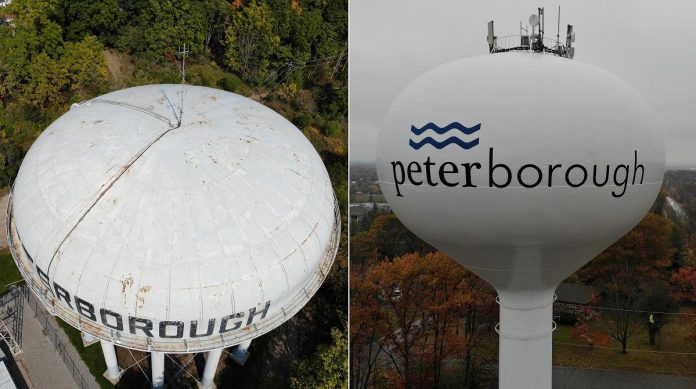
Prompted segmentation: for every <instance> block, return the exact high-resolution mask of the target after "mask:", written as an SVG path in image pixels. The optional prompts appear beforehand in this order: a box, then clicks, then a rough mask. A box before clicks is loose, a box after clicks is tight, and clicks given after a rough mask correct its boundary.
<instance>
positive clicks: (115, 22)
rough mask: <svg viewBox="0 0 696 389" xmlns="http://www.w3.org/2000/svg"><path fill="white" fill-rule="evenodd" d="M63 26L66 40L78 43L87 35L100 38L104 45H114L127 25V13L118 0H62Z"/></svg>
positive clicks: (61, 21)
mask: <svg viewBox="0 0 696 389" xmlns="http://www.w3.org/2000/svg"><path fill="white" fill-rule="evenodd" d="M60 8H61V9H62V11H63V12H62V15H61V16H62V20H60V23H61V25H63V26H65V39H66V40H68V41H74V42H78V41H81V40H82V39H84V38H85V37H86V36H87V35H92V36H96V37H98V38H99V39H100V40H101V42H102V43H106V44H109V45H112V46H113V45H114V44H115V43H116V40H117V35H118V33H119V30H120V29H121V28H122V27H123V26H124V25H125V16H126V14H125V12H124V11H123V10H122V9H121V8H120V7H119V3H118V1H117V0H102V1H88V0H61V4H60Z"/></svg>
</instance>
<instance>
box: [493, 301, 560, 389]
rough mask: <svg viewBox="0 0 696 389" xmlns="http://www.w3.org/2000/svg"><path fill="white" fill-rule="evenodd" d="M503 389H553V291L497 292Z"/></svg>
mask: <svg viewBox="0 0 696 389" xmlns="http://www.w3.org/2000/svg"><path fill="white" fill-rule="evenodd" d="M498 298H499V304H500V325H499V328H497V330H498V333H499V334H500V350H499V353H500V355H499V358H498V360H499V372H498V375H499V385H500V389H512V388H516V389H551V343H552V333H553V330H554V327H555V326H554V324H553V300H554V289H550V290H549V289H546V290H539V291H519V290H518V291H515V292H514V293H512V292H509V291H501V290H498Z"/></svg>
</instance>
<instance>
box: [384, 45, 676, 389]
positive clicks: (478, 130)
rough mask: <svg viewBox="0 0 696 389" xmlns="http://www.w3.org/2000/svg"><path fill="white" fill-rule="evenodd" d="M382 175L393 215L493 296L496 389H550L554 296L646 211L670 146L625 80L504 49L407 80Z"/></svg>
mask: <svg viewBox="0 0 696 389" xmlns="http://www.w3.org/2000/svg"><path fill="white" fill-rule="evenodd" d="M516 41H519V37H517V40H516ZM492 47H493V48H495V46H494V45H493V46H492ZM377 169H378V175H379V180H380V187H381V189H382V191H383V193H384V195H385V197H386V198H387V200H388V202H389V204H390V206H391V207H392V209H393V210H394V212H395V213H396V214H397V215H398V217H399V219H400V220H401V221H402V222H403V223H404V224H405V225H406V226H407V227H408V228H409V229H411V230H412V231H413V232H414V233H416V234H417V235H418V236H420V237H421V238H423V239H424V240H425V241H427V242H428V243H430V244H432V245H433V246H434V247H436V248H438V249H440V250H442V251H443V252H445V253H446V254H448V255H449V256H451V257H452V258H453V259H454V260H456V261H457V262H459V263H461V264H462V265H464V266H465V267H467V268H468V269H470V270H472V271H473V272H475V273H476V274H478V275H479V276H481V277H482V278H483V279H485V280H486V281H488V282H490V283H491V284H492V285H493V286H494V287H495V288H496V290H497V291H498V295H499V301H500V305H501V319H500V321H501V323H500V327H499V332H500V335H501V337H500V385H501V387H502V388H511V387H517V388H520V387H525V388H527V387H528V388H545V387H549V388H550V385H551V331H552V329H553V327H552V320H551V319H552V318H551V316H552V315H551V309H552V301H553V295H554V290H555V288H556V286H557V285H558V284H559V283H560V282H561V281H562V280H563V279H564V278H566V277H567V276H568V275H570V274H571V273H573V272H574V271H575V270H577V269H578V268H579V267H580V266H582V265H583V264H585V263H586V262H587V261H589V260H591V259H592V258H593V257H594V256H596V255H597V254H599V253H600V252H601V251H602V250H604V249H605V248H607V247H608V246H609V245H611V244H612V243H613V242H615V241H616V240H618V239H619V238H620V237H621V236H622V235H623V234H625V233H626V232H628V231H629V230H630V229H631V228H632V227H633V226H635V225H636V224H637V223H638V222H639V221H640V220H641V218H642V217H643V216H644V215H645V213H646V212H647V211H648V209H649V208H650V206H651V205H652V203H653V201H654V199H655V197H656V196H657V194H658V191H659V189H660V186H661V184H662V175H663V171H664V146H663V141H662V137H661V134H660V131H659V124H658V123H657V122H656V121H655V119H654V117H653V115H652V113H651V110H650V107H649V106H648V104H647V103H646V102H645V101H644V100H643V99H642V98H641V97H640V95H639V94H638V93H637V92H636V91H635V90H634V89H633V88H632V87H630V86H629V85H628V84H627V83H625V82H624V81H622V80H621V79H619V78H618V77H616V76H614V75H612V74H610V73H608V72H606V71H604V70H601V69H599V68H597V67H594V66H591V65H587V64H583V63H581V62H577V61H574V60H571V59H569V58H567V57H562V56H558V55H550V54H548V53H534V52H531V51H525V50H520V51H518V50H510V51H508V52H503V53H499V54H495V55H485V56H479V57H474V58H469V59H463V60H457V61H454V62H450V63H447V64H444V65H441V66H439V67H436V68H434V69H432V70H430V71H428V72H426V73H425V74H423V75H422V76H420V77H418V78H417V79H415V80H414V81H413V82H412V83H411V84H410V85H408V86H407V87H406V88H405V89H404V90H403V91H402V92H401V94H400V95H399V96H398V97H397V98H396V99H395V101H394V103H393V104H392V106H391V108H390V109H389V111H388V113H387V114H386V117H385V120H384V123H383V125H382V128H381V131H380V136H379V145H378V153H377Z"/></svg>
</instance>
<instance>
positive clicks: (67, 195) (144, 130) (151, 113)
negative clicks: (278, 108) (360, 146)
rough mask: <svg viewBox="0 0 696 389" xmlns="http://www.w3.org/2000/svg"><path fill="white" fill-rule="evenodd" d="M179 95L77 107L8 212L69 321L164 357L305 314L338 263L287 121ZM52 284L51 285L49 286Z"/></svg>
mask: <svg viewBox="0 0 696 389" xmlns="http://www.w3.org/2000/svg"><path fill="white" fill-rule="evenodd" d="M181 90H182V89H181V86H179V85H148V86H140V87H135V88H129V89H125V90H120V91H116V92H112V93H109V94H106V95H103V96H100V97H97V98H95V99H92V100H89V101H85V102H82V103H80V104H79V106H74V107H73V108H71V109H70V111H68V112H67V113H65V114H64V115H63V116H61V117H60V118H59V119H58V120H56V121H55V122H53V123H52V124H51V125H50V126H49V127H48V128H47V129H46V130H45V131H44V132H43V133H42V134H41V136H40V137H39V138H38V139H37V140H36V142H35V143H34V145H33V146H32V147H31V149H30V150H29V152H28V153H27V155H26V158H25V159H24V162H23V163H22V166H21V168H20V171H19V174H18V176H17V179H16V181H15V185H14V189H13V192H12V201H11V204H10V208H9V212H10V218H8V220H9V221H10V223H11V225H10V227H11V228H10V232H9V235H10V238H11V240H12V244H11V247H12V249H13V252H14V254H15V259H16V261H17V263H18V265H19V268H20V270H21V271H22V274H23V275H24V277H25V278H26V279H27V281H28V283H29V284H30V286H32V289H33V290H34V291H35V292H36V293H37V294H39V295H43V296H44V297H43V300H44V301H45V303H46V305H47V306H49V308H50V309H51V310H52V311H53V312H54V313H55V314H56V315H58V316H59V317H61V318H62V319H63V320H65V321H67V322H68V323H70V324H71V325H73V326H75V327H77V328H79V329H81V330H83V331H85V332H88V333H91V334H92V335H94V336H97V337H99V338H102V339H106V340H109V341H113V342H115V343H116V344H120V345H122V346H125V347H129V348H134V349H141V350H148V349H151V350H158V351H166V352H187V351H191V352H192V351H201V350H207V349H212V348H218V347H223V346H230V345H234V344H238V343H240V342H242V341H245V340H249V339H252V338H255V337H258V336H260V335H261V334H263V333H266V332H268V331H270V330H272V329H273V328H276V327H277V326H279V325H280V324H282V323H283V322H285V321H286V320H288V319H289V318H290V317H291V316H292V315H294V314H295V313H296V312H297V311H298V310H299V309H300V308H302V306H304V304H305V303H306V302H307V301H308V300H309V299H310V297H311V296H312V295H313V294H314V292H316V290H317V289H318V287H319V286H320V285H321V283H322V281H323V280H324V278H325V276H326V274H328V271H329V269H330V267H331V264H332V262H333V259H334V256H335V254H336V249H337V247H338V235H339V228H340V219H339V217H338V213H337V210H338V208H337V205H336V201H335V198H334V194H333V189H332V187H331V182H330V180H329V177H328V174H327V172H326V168H325V167H324V165H323V163H322V161H321V159H320V157H319V155H318V154H317V152H316V151H315V149H314V148H313V147H312V145H311V143H310V142H309V141H308V140H307V139H306V138H305V137H304V135H303V134H302V133H301V132H300V131H299V130H298V129H297V128H296V127H295V126H294V125H293V124H291V123H290V122H289V121H287V120H286V119H284V118H283V117H282V116H280V115H279V114H277V113H276V112H274V111H273V110H271V109H269V108H267V107H265V106H263V105H261V104H259V103H257V102H255V101H252V100H250V99H247V98H245V97H242V96H239V95H236V94H233V93H228V92H224V91H221V90H216V89H210V88H204V87H197V86H185V87H184V89H183V90H184V98H183V102H184V103H183V104H184V107H183V115H182V120H181V121H180V123H179V119H178V116H179V105H180V101H181V96H180V92H181ZM48 287H50V291H49V289H48Z"/></svg>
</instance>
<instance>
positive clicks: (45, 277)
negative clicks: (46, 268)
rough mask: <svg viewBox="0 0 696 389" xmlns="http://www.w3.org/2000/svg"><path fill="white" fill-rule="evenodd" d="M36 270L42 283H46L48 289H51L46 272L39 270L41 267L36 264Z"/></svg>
mask: <svg viewBox="0 0 696 389" xmlns="http://www.w3.org/2000/svg"><path fill="white" fill-rule="evenodd" d="M36 272H37V273H38V274H39V278H40V279H41V282H43V284H44V285H46V287H47V288H48V290H51V284H49V282H48V274H46V273H44V272H43V270H41V268H40V267H38V266H36Z"/></svg>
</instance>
